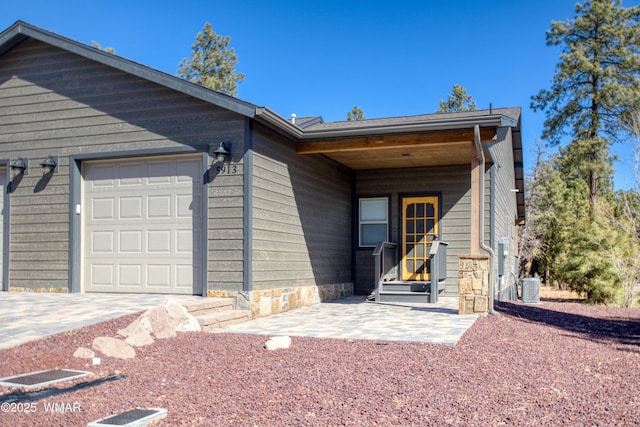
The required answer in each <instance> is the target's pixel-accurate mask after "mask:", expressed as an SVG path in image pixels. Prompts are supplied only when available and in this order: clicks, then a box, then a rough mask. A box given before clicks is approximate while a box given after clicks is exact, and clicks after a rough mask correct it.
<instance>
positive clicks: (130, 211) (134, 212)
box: [118, 196, 143, 219]
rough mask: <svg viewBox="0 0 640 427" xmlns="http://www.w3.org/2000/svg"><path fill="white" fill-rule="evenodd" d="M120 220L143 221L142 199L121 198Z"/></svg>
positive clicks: (138, 197) (137, 197)
mask: <svg viewBox="0 0 640 427" xmlns="http://www.w3.org/2000/svg"><path fill="white" fill-rule="evenodd" d="M119 201H120V209H119V210H118V211H119V212H120V219H142V218H143V214H142V197H140V196H136V197H121V198H120V199H119Z"/></svg>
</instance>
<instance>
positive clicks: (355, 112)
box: [347, 105, 364, 121]
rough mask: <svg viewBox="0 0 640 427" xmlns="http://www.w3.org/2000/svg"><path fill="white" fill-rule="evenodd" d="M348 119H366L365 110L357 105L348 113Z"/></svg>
mask: <svg viewBox="0 0 640 427" xmlns="http://www.w3.org/2000/svg"><path fill="white" fill-rule="evenodd" d="M347 120H348V121H353V120H364V111H362V110H361V109H360V107H358V106H357V105H355V106H354V107H353V109H352V110H351V111H349V112H348V113H347Z"/></svg>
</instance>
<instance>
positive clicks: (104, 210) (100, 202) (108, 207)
mask: <svg viewBox="0 0 640 427" xmlns="http://www.w3.org/2000/svg"><path fill="white" fill-rule="evenodd" d="M92 205H93V206H92V210H91V213H92V218H91V219H93V220H100V219H107V220H113V219H114V218H115V216H116V215H115V212H116V210H115V207H116V203H115V200H114V198H113V197H107V198H96V199H93V201H92Z"/></svg>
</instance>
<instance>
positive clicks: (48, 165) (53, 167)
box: [40, 154, 58, 173]
mask: <svg viewBox="0 0 640 427" xmlns="http://www.w3.org/2000/svg"><path fill="white" fill-rule="evenodd" d="M40 166H42V168H43V169H45V172H46V173H54V172H58V156H52V155H51V154H50V155H49V156H47V158H46V159H44V160H43V161H42V162H40Z"/></svg>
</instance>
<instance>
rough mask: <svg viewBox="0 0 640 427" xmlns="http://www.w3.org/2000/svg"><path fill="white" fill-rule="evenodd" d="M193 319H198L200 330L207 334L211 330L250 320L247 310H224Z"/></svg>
mask: <svg viewBox="0 0 640 427" xmlns="http://www.w3.org/2000/svg"><path fill="white" fill-rule="evenodd" d="M194 317H195V318H196V319H198V323H200V327H201V328H202V330H203V331H205V332H207V331H210V330H212V329H217V328H222V327H224V326H229V325H233V324H236V323H242V322H246V321H248V320H249V318H250V313H249V311H248V310H226V311H218V312H212V313H208V314H201V315H198V316H194Z"/></svg>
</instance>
